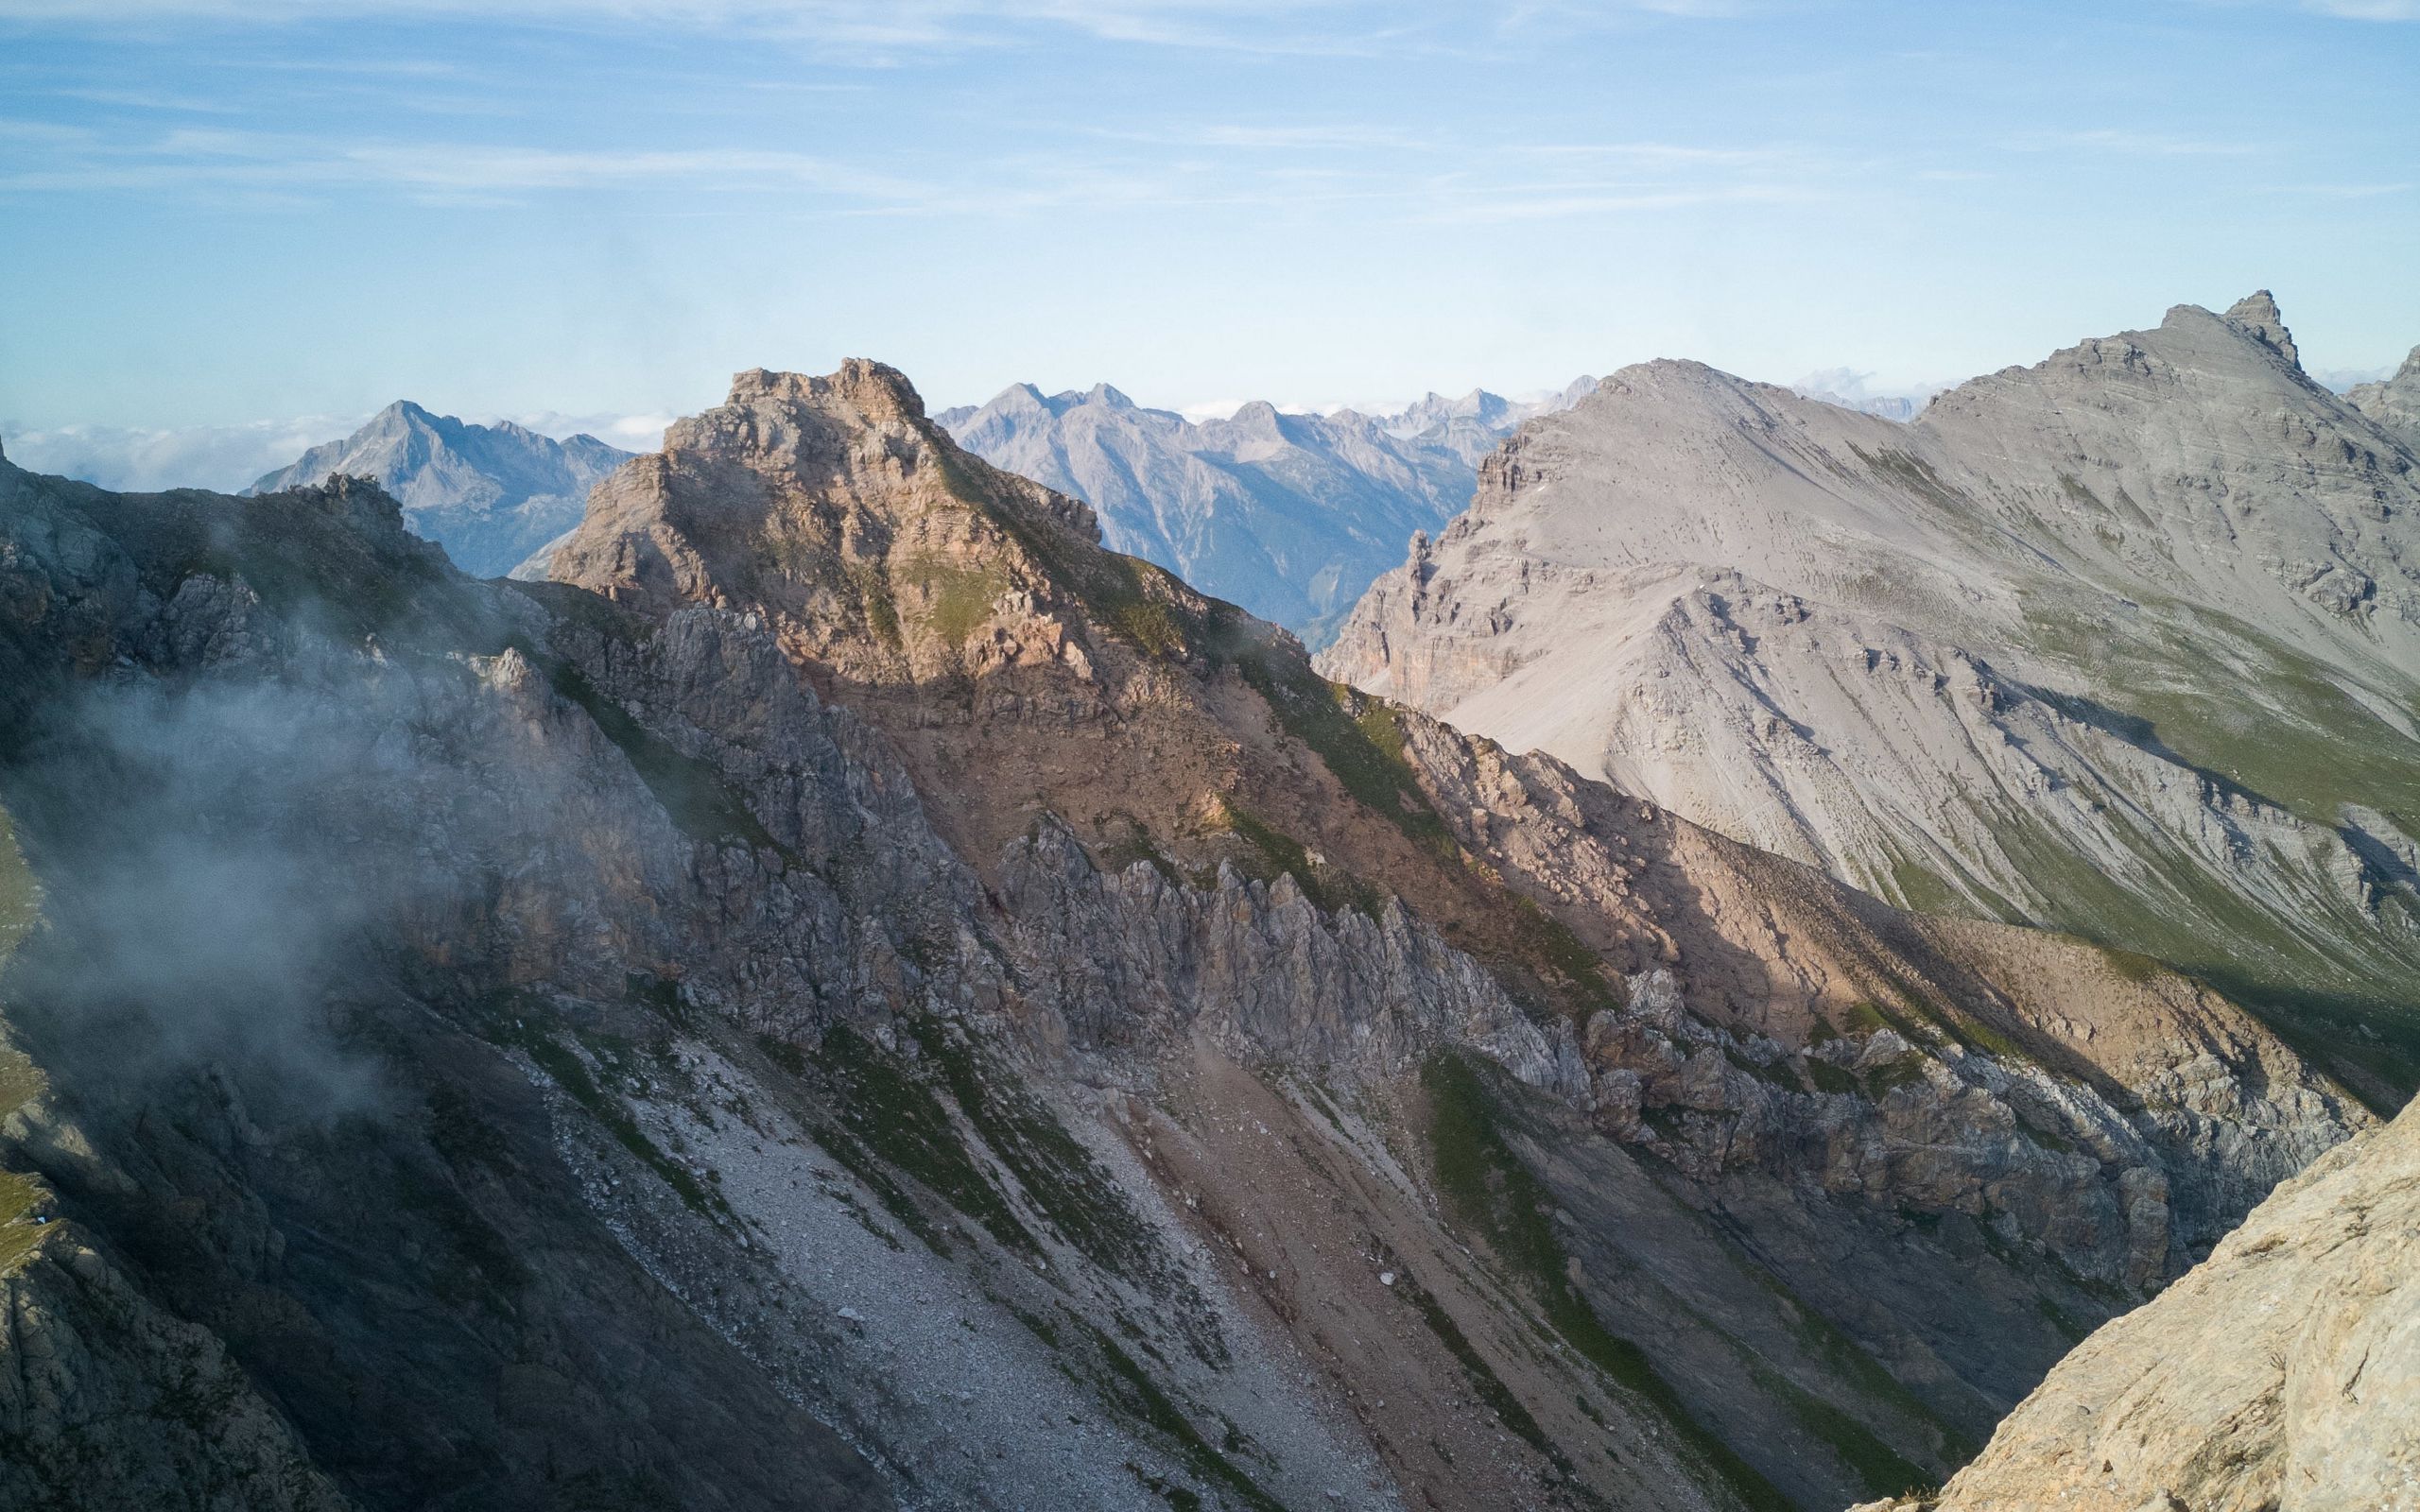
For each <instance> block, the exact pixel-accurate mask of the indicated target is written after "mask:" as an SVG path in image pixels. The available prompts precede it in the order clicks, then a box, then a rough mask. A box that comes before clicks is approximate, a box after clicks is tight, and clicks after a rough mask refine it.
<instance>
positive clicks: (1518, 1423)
mask: <svg viewBox="0 0 2420 1512" xmlns="http://www.w3.org/2000/svg"><path fill="white" fill-rule="evenodd" d="M1395 1290H1396V1291H1398V1292H1400V1293H1402V1294H1403V1297H1405V1299H1406V1300H1408V1301H1409V1302H1410V1303H1411V1305H1412V1306H1413V1307H1414V1308H1417V1309H1418V1310H1419V1312H1420V1316H1421V1320H1422V1321H1423V1322H1425V1323H1426V1324H1427V1325H1428V1332H1431V1333H1434V1334H1435V1335H1437V1342H1438V1343H1440V1344H1442V1345H1443V1346H1444V1347H1445V1352H1446V1353H1448V1354H1450V1355H1452V1356H1453V1357H1454V1359H1455V1362H1456V1363H1457V1364H1459V1365H1460V1366H1461V1367H1462V1374H1463V1375H1464V1376H1465V1377H1466V1378H1467V1379H1468V1380H1469V1381H1470V1383H1471V1390H1472V1391H1473V1392H1474V1393H1476V1394H1477V1395H1478V1400H1480V1401H1482V1402H1484V1403H1486V1405H1487V1410H1488V1411H1490V1412H1492V1413H1494V1414H1495V1420H1496V1421H1497V1422H1500V1423H1502V1424H1503V1425H1504V1427H1505V1429H1506V1431H1507V1432H1509V1433H1511V1434H1512V1435H1513V1436H1514V1437H1516V1438H1518V1439H1520V1440H1521V1441H1522V1442H1523V1443H1525V1444H1527V1445H1529V1446H1530V1448H1531V1449H1534V1450H1536V1451H1537V1452H1539V1453H1541V1454H1543V1455H1545V1456H1546V1457H1547V1461H1548V1462H1549V1463H1551V1464H1552V1465H1553V1466H1554V1467H1555V1468H1556V1469H1560V1470H1562V1471H1563V1472H1564V1474H1566V1475H1568V1474H1570V1473H1571V1462H1570V1461H1569V1460H1568V1459H1566V1458H1564V1453H1563V1451H1561V1450H1559V1449H1557V1448H1556V1447H1555V1446H1554V1442H1553V1441H1552V1440H1551V1439H1549V1438H1547V1432H1546V1430H1545V1429H1544V1428H1541V1427H1539V1426H1538V1419H1537V1418H1536V1417H1533V1416H1531V1415H1530V1409H1529V1408H1527V1407H1525V1406H1523V1405H1522V1404H1521V1399H1520V1398H1518V1397H1516V1396H1514V1395H1513V1388H1512V1387H1510V1386H1508V1385H1506V1384H1505V1383H1504V1378H1503V1377H1502V1376H1499V1375H1497V1374H1496V1373H1495V1367H1494V1366H1490V1365H1489V1364H1488V1363H1487V1357H1486V1356H1484V1355H1482V1354H1480V1353H1479V1352H1478V1349H1477V1348H1476V1347H1474V1346H1473V1345H1472V1343H1471V1341H1470V1337H1469V1336H1468V1335H1467V1334H1465V1333H1463V1332H1462V1331H1461V1327H1460V1326H1459V1325H1458V1324H1456V1323H1455V1321H1454V1319H1453V1317H1452V1315H1451V1314H1448V1313H1447V1312H1446V1311H1445V1309H1444V1308H1443V1307H1442V1306H1441V1305H1439V1303H1438V1301H1437V1298H1436V1297H1432V1296H1430V1295H1429V1293H1428V1289H1427V1288H1426V1287H1424V1286H1422V1285H1421V1284H1420V1283H1419V1282H1418V1281H1417V1280H1413V1279H1412V1277H1411V1276H1410V1275H1409V1273H1406V1274H1403V1275H1400V1276H1398V1277H1396V1278H1395Z"/></svg>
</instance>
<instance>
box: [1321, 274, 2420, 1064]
mask: <svg viewBox="0 0 2420 1512" xmlns="http://www.w3.org/2000/svg"><path fill="white" fill-rule="evenodd" d="M2298 364H2299V357H2298V353H2297V352H2296V349H2295V347H2294V343H2293V340H2292V337H2291V335H2290V334H2289V333H2288V331H2287V329H2286V326H2285V324H2284V322H2283V320H2282V319H2281V318H2280V317H2279V315H2278V312H2277V309H2276V305H2275V303H2274V301H2272V300H2271V299H2270V298H2269V297H2268V296H2267V295H2266V294H2265V293H2264V294H2260V295H2256V296H2254V297H2252V298H2250V299H2247V300H2245V301H2241V302H2240V303H2238V304H2237V305H2236V306H2235V307H2233V308H2231V309H2230V310H2229V311H2228V312H2227V313H2226V314H2224V315H2213V314H2211V313H2209V312H2207V311H2204V310H2201V309H2197V308H2194V307H2191V306H2179V307H2178V308H2176V309H2174V310H2171V311H2170V312H2169V315H2168V318H2166V319H2165V320H2164V321H2163V322H2162V323H2161V325H2160V326H2159V327H2158V328H2157V329H2155V330H2151V331H2136V332H2128V333H2125V334H2123V335H2117V336H2112V337H2107V338H2103V339H2098V340H2092V341H2087V342H2084V343H2083V344H2082V345H2080V346H2078V347H2075V348H2072V349H2070V350H2068V351H2066V352H2059V353H2057V354H2055V355H2053V356H2052V357H2050V358H2049V359H2048V360H2047V361H2045V362H2043V363H2040V364H2038V365H2036V366H2034V367H2032V368H2025V369H2017V368H2012V369H2007V370H2005V371H2003V372H1999V373H1995V374H1992V375H1989V376H1987V377H1983V378H1978V379H1976V380H1974V381H1973V382H1971V383H1968V384H1965V385H1963V386H1962V387H1958V388H1955V389H1952V390H1950V391H1948V392H1946V393H1944V394H1942V395H1940V396H1938V397H1936V398H1935V399H1934V400H1933V401H1932V402H1931V404H1929V405H1928V406H1927V408H1926V410H1925V412H1924V414H1923V415H1922V416H1921V418H1919V419H1917V420H1915V421H1912V422H1910V423H1908V424H1904V425H1902V424H1893V423H1891V422H1888V421H1881V420H1878V419H1876V418H1874V417H1871V416H1865V415H1859V414H1854V413H1850V412H1848V411H1845V410H1842V409H1840V408H1837V407H1834V406H1831V405H1828V404H1819V403H1815V402H1813V401H1809V400H1806V399H1803V398H1800V397H1799V396H1797V395H1794V394H1791V393H1789V392H1788V391H1786V390H1783V389H1778V388H1773V387H1769V386H1765V385H1760V384H1752V383H1746V382H1743V381H1740V380H1738V379H1735V378H1732V377H1730V376H1728V375H1726V374H1723V373H1720V372H1717V371H1715V370H1713V369H1708V368H1704V367H1703V366H1700V365H1697V364H1692V363H1675V362H1658V363H1651V364H1647V365H1645V366H1642V367H1638V368H1633V369H1624V370H1623V371H1621V372H1619V373H1616V374H1615V375H1613V376H1612V377H1611V378H1608V379H1607V380H1605V382H1604V384H1603V385H1602V387H1600V388H1599V392H1598V393H1597V395H1596V396H1595V397H1593V398H1591V399H1589V400H1587V401H1585V402H1583V403H1582V404H1580V405H1578V406H1577V407H1575V408H1574V409H1572V410H1571V411H1569V412H1567V413H1564V414H1561V415H1557V416H1552V417H1548V418H1546V419H1542V420H1539V421H1532V422H1531V423H1530V426H1528V427H1527V428H1526V429H1525V430H1524V431H1523V432H1522V433H1521V434H1520V435H1518V436H1517V437H1515V438H1513V440H1511V441H1509V442H1508V443H1507V444H1506V446H1505V448H1504V449H1503V450H1502V451H1501V452H1500V453H1499V454H1497V455H1495V456H1494V457H1492V458H1490V459H1489V461H1488V462H1487V464H1486V465H1485V466H1484V467H1483V468H1482V470H1481V481H1480V485H1479V490H1478V495H1477V498H1476V500H1475V502H1474V504H1473V506H1472V508H1471V509H1470V511H1469V512H1468V513H1466V514H1465V515H1463V516H1462V517H1461V518H1460V519H1459V520H1457V521H1456V522H1455V523H1454V524H1452V525H1450V526H1449V527H1447V529H1446V530H1445V531H1443V533H1442V534H1441V535H1439V536H1438V537H1437V538H1436V539H1434V540H1433V541H1432V540H1430V539H1428V538H1426V537H1415V538H1414V540H1413V542H1412V547H1411V551H1410V555H1409V558H1408V560H1407V561H1406V562H1405V563H1404V565H1402V566H1401V567H1399V568H1397V569H1396V570H1395V571H1393V572H1392V573H1390V574H1388V575H1387V576H1384V577H1381V578H1380V579H1378V581H1377V582H1376V583H1374V585H1373V586H1372V588H1371V590H1370V593H1368V594H1367V595H1366V596H1365V597H1364V599H1363V601H1362V603H1361V605H1360V606H1359V608H1358V609H1357V610H1356V611H1355V613H1354V614H1353V616H1351V618H1350V619H1349V620H1348V622H1347V624H1346V626H1345V627H1344V629H1343V630H1342V632H1341V633H1340V638H1339V640H1338V641H1337V643H1336V644H1335V645H1334V646H1332V647H1331V648H1330V649H1329V651H1328V652H1327V653H1325V655H1324V657H1323V659H1322V663H1321V664H1322V668H1323V669H1324V670H1326V671H1327V672H1328V673H1329V674H1330V675H1333V676H1336V677H1339V678H1341V679H1346V680H1349V681H1352V682H1355V683H1356V684H1357V685H1358V686H1361V687H1363V688H1366V689H1368V690H1370V691H1373V692H1375V693H1379V694H1383V695H1385V696H1391V697H1396V698H1401V699H1404V700H1406V701H1408V702H1410V703H1412V704H1414V705H1416V706H1418V707H1420V708H1423V709H1425V710H1427V711H1429V712H1431V713H1436V714H1437V715H1439V716H1440V717H1442V718H1444V719H1446V720H1447V721H1449V722H1451V723H1453V724H1456V725H1458V726H1461V727H1462V728H1465V729H1468V730H1473V731H1475V732H1478V733H1480V734H1484V735H1487V736H1490V737H1492V738H1494V739H1495V740H1498V741H1500V742H1502V743H1503V744H1505V745H1507V746H1509V747H1513V748H1515V749H1529V748H1532V747H1535V748H1539V749H1543V750H1546V751H1548V752H1550V753H1552V754H1554V755H1556V756H1559V757H1561V758H1562V759H1564V760H1565V761H1568V762H1570V763H1571V764H1572V765H1575V766H1577V767H1578V768H1580V769H1581V770H1582V771H1584V772H1587V773H1590V774H1591V775H1602V776H1604V777H1605V778H1606V779H1607V780H1609V781H1610V782H1613V783H1614V784H1615V785H1616V787H1619V788H1621V789H1623V790H1625V791H1629V792H1634V793H1637V794H1639V795H1641V796H1643V797H1646V798H1649V799H1653V800H1655V801H1657V802H1659V803H1662V804H1665V805H1667V806H1668V807H1670V808H1672V809H1674V810H1675V811H1677V812H1679V813H1681V814H1683V815H1685V816H1688V817H1690V818H1693V819H1696V820H1698V821H1699V822H1702V823H1704V824H1706V825H1708V826H1710V827H1712V828H1714V829H1716V830H1719V831H1720V832H1722V833H1726V834H1729V835H1732V836H1734V837H1736V838H1738V839H1741V840H1743V841H1746V842H1748V843H1750V844H1753V845H1755V846H1758V847H1760V848H1763V849H1766V850H1771V851H1776V852H1778V853H1780V854H1783V855H1787V856H1790V857H1792V858H1794V859H1797V860H1801V861H1805V862H1806V863H1808V864H1809V865H1813V866H1817V867H1820V868H1823V869H1824V870H1826V871H1828V872H1830V873H1831V874H1832V875H1834V876H1837V877H1840V878H1841V879H1843V880H1845V881H1848V882H1851V883H1853V884H1855V885H1858V886H1859V887H1862V888H1865V889H1868V890H1870V891H1873V892H1875V893H1876V894H1877V895H1879V896H1882V897H1884V898H1888V899H1890V900H1893V902H1899V903H1901V904H1903V905H1907V906H1913V907H1921V908H1927V909H1934V910H1943V911H1949V912H1957V913H1963V914H1967V915H1971V916H1977V917H1982V918H1988V919H2001V920H2008V921H2017V922H2027V923H2036V924H2045V925H2049V926H2053V927H2058V928H2064V929H2067V930H2070V931H2074V932H2078V933H2082V934H2085V935H2088V936H2092V937H2094V938H2096V939H2099V940H2100V941H2102V942H2103V943H2106V944H2110V945H2113V946H2118V947H2123V948H2126V949H2130V950H2134V951H2137V952H2141V953H2144V954H2151V955H2153V956H2156V957H2158V958H2160V959H2162V960H2165V961H2169V962H2171V963H2173V964H2176V965H2179V966H2182V967H2184V968H2186V969H2187V970H2189V971H2196V972H2199V973H2202V974H2204V975H2205V976H2207V977H2209V978H2210V979H2212V980H2214V981H2217V982H2220V983H2221V984H2222V985H2223V986H2225V987H2226V988H2228V989H2229V990H2231V991H2233V992H2235V993H2237V994H2238V996H2243V997H2246V998H2249V999H2252V1000H2255V1001H2256V1002H2257V1003H2258V1004H2259V1005H2261V1007H2262V1009H2263V1011H2265V1012H2270V1013H2273V1014H2274V1015H2277V1016H2278V1018H2279V1022H2286V1023H2289V1024H2290V1025H2293V1026H2294V1028H2295V1032H2296V1033H2298V1034H2300V1035H2302V1036H2304V1037H2305V1042H2306V1043H2309V1044H2313V1045H2325V1046H2329V1047H2331V1048H2330V1049H2329V1051H2328V1053H2329V1054H2330V1055H2331V1056H2332V1057H2333V1064H2334V1065H2335V1066H2336V1068H2337V1069H2338V1070H2339V1071H2340V1072H2341V1073H2342V1074H2346V1075H2349V1076H2352V1077H2355V1078H2356V1079H2358V1080H2359V1082H2360V1083H2361V1085H2362V1086H2363V1088H2364V1089H2365V1091H2366V1092H2367V1094H2368V1095H2369V1096H2371V1097H2372V1098H2373V1099H2374V1100H2375V1101H2376V1102H2377V1104H2378V1105H2379V1106H2391V1105H2394V1104H2395V1103H2398V1102H2399V1101H2400V1100H2401V1099H2402V1097H2403V1096H2404V1095H2406V1094H2407V1093H2408V1092H2409V1091H2410V1090H2411V1087H2412V1086H2413V1085H2415V1084H2416V1083H2420V1036H2415V1031H2414V1029H2413V1027H2412V1025H2411V1021H2410V1015H2409V1012H2408V1009H2407V1008H2406V1007H2404V1006H2401V1005H2408V1004H2409V1003H2410V1002H2411V998H2412V995H2413V993H2414V992H2415V991H2420V976H2415V972H2414V968H2413V966H2412V964H2411V963H2412V962H2413V961H2415V960H2420V953H2415V949H2414V947H2415V944H2420V891H2415V880H2420V878H2416V877H2415V873H2414V871H2413V868H2412V867H2411V864H2410V861H2409V859H2408V858H2409V856H2410V855H2411V854H2412V853H2414V851H2415V849H2420V837H2415V836H2414V835H2413V834H2412V833H2411V817H2410V816H2411V813H2412V812H2413V810H2412V809H2411V801H2412V799H2413V797H2414V795H2420V733H2415V727H2414V725H2413V722H2412V714H2411V711H2412V710H2413V708H2415V707H2420V702H2415V700H2420V682H2415V680H2414V673H2413V668H2414V667H2420V538H2415V537H2414V535H2413V533H2412V529H2413V527H2412V522H2413V521H2414V520H2416V519H2420V455H2416V454H2415V453H2414V451H2413V449H2412V443H2411V439H2410V438H2409V437H2408V436H2406V435H2404V434H2402V433H2400V432H2398V431H2397V430H2396V429H2394V426H2392V425H2390V424H2388V423H2386V422H2384V421H2381V420H2379V419H2378V418H2377V416H2378V415H2381V414H2389V413H2392V412H2393V404H2394V400H2393V398H2392V396H2391V395H2390V394H2388V393H2386V392H2385V389H2384V387H2383V386H2382V387H2381V390H2380V392H2379V393H2377V394H2376V395H2373V396H2370V397H2369V398H2367V399H2365V400H2364V401H2363V403H2364V404H2367V405H2368V408H2366V409H2363V408H2356V407H2354V406H2353V405H2351V404H2347V403H2345V402H2344V401H2342V400H2340V399H2338V398H2337V396H2335V395H2332V394H2330V393H2328V392H2326V391H2325V389H2323V388H2321V387H2318V386H2317V385H2315V384H2313V383H2311V382H2310V381H2309V380H2308V378H2307V377H2306V376H2305V375H2304V374H2303V373H2302V371H2301V369H2300V367H2299V365H2298ZM2372 411H2376V412H2377V413H2375V414H2374V413H2372ZM2398 816H2399V817H2398Z"/></svg>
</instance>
